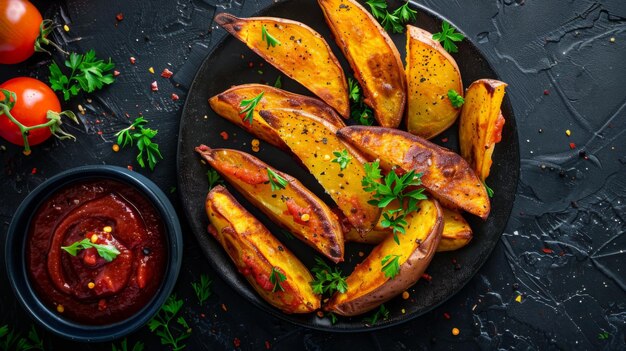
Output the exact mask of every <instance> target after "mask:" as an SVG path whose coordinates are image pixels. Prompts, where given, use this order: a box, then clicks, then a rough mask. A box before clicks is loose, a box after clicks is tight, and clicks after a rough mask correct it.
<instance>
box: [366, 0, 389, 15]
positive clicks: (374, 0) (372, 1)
mask: <svg viewBox="0 0 626 351" xmlns="http://www.w3.org/2000/svg"><path fill="white" fill-rule="evenodd" d="M366 4H368V5H369V6H370V10H371V11H372V15H374V17H376V18H382V17H385V12H387V1H385V0H368V1H367V2H366Z"/></svg>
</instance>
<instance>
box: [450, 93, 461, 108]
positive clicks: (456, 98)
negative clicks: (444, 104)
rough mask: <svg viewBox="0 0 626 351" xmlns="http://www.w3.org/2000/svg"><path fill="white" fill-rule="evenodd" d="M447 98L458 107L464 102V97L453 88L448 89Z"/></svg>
mask: <svg viewBox="0 0 626 351" xmlns="http://www.w3.org/2000/svg"><path fill="white" fill-rule="evenodd" d="M448 99H450V103H452V107H454V108H459V107H461V106H463V104H464V103H465V99H464V98H463V97H462V96H461V95H459V93H457V91H456V90H454V89H450V90H448Z"/></svg>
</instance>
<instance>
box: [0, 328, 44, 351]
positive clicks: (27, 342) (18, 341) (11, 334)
mask: <svg viewBox="0 0 626 351" xmlns="http://www.w3.org/2000/svg"><path fill="white" fill-rule="evenodd" d="M0 350H6V351H9V350H17V351H26V350H41V351H43V350H44V345H43V340H42V339H41V338H40V337H39V335H38V334H37V330H36V329H35V327H34V326H32V325H31V327H30V331H29V332H28V336H27V337H26V338H23V337H22V336H21V335H20V333H19V332H16V331H15V330H11V329H10V328H9V326H8V325H3V326H1V327H0Z"/></svg>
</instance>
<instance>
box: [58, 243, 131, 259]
mask: <svg viewBox="0 0 626 351" xmlns="http://www.w3.org/2000/svg"><path fill="white" fill-rule="evenodd" d="M61 248H62V249H63V250H65V251H67V253H69V254H70V255H72V256H76V255H77V254H78V251H80V250H85V249H90V248H94V249H96V251H97V252H98V255H99V256H100V257H102V258H104V260H105V261H107V262H111V261H113V260H114V259H115V258H116V257H117V255H119V254H120V252H119V250H118V249H117V248H116V247H115V246H113V245H102V244H95V243H92V242H91V240H89V239H83V240H81V241H77V242H75V243H73V244H72V245H70V246H61Z"/></svg>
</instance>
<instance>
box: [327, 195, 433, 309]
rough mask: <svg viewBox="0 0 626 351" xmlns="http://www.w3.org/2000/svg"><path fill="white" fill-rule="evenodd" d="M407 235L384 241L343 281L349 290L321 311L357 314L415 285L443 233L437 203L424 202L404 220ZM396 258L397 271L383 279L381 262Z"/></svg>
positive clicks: (336, 296) (337, 296)
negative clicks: (391, 276) (392, 276)
mask: <svg viewBox="0 0 626 351" xmlns="http://www.w3.org/2000/svg"><path fill="white" fill-rule="evenodd" d="M406 221H407V225H406V234H404V235H399V236H398V239H399V240H400V245H398V244H396V242H395V241H394V238H393V235H390V236H388V237H386V238H385V240H383V241H382V242H381V243H380V244H379V245H378V246H376V247H375V248H374V249H373V250H372V252H371V253H370V254H369V256H367V258H366V259H365V260H364V261H363V262H361V263H360V264H359V265H357V266H356V268H355V269H354V271H353V272H352V273H351V274H350V276H349V277H348V278H347V279H346V283H347V284H348V291H347V292H345V293H343V294H342V293H336V294H335V295H333V296H332V297H331V298H330V300H329V301H328V302H327V303H326V304H325V305H324V310H326V311H331V312H333V313H337V314H339V315H342V316H355V315H359V314H362V313H365V312H368V311H371V310H372V309H374V308H376V307H378V306H379V305H380V304H382V303H384V302H386V301H388V300H390V299H392V298H393V297H394V296H396V295H398V294H400V293H402V292H403V291H405V290H406V289H408V288H409V287H410V286H412V285H413V284H415V283H416V282H417V281H418V279H419V278H420V277H421V276H422V274H423V273H424V271H425V270H426V267H428V264H429V263H430V260H431V259H432V258H433V256H434V254H435V250H436V248H437V245H438V244H439V240H440V238H441V231H442V230H443V213H442V210H441V207H440V206H439V203H438V202H437V200H423V201H421V202H420V209H419V211H417V212H413V213H411V214H409V215H408V216H407V217H406ZM388 255H389V256H390V257H395V255H398V256H399V259H398V263H399V265H400V270H399V273H398V275H396V276H395V277H394V278H389V277H387V276H385V273H384V272H383V271H382V268H383V264H382V260H383V258H385V257H386V256H388Z"/></svg>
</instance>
